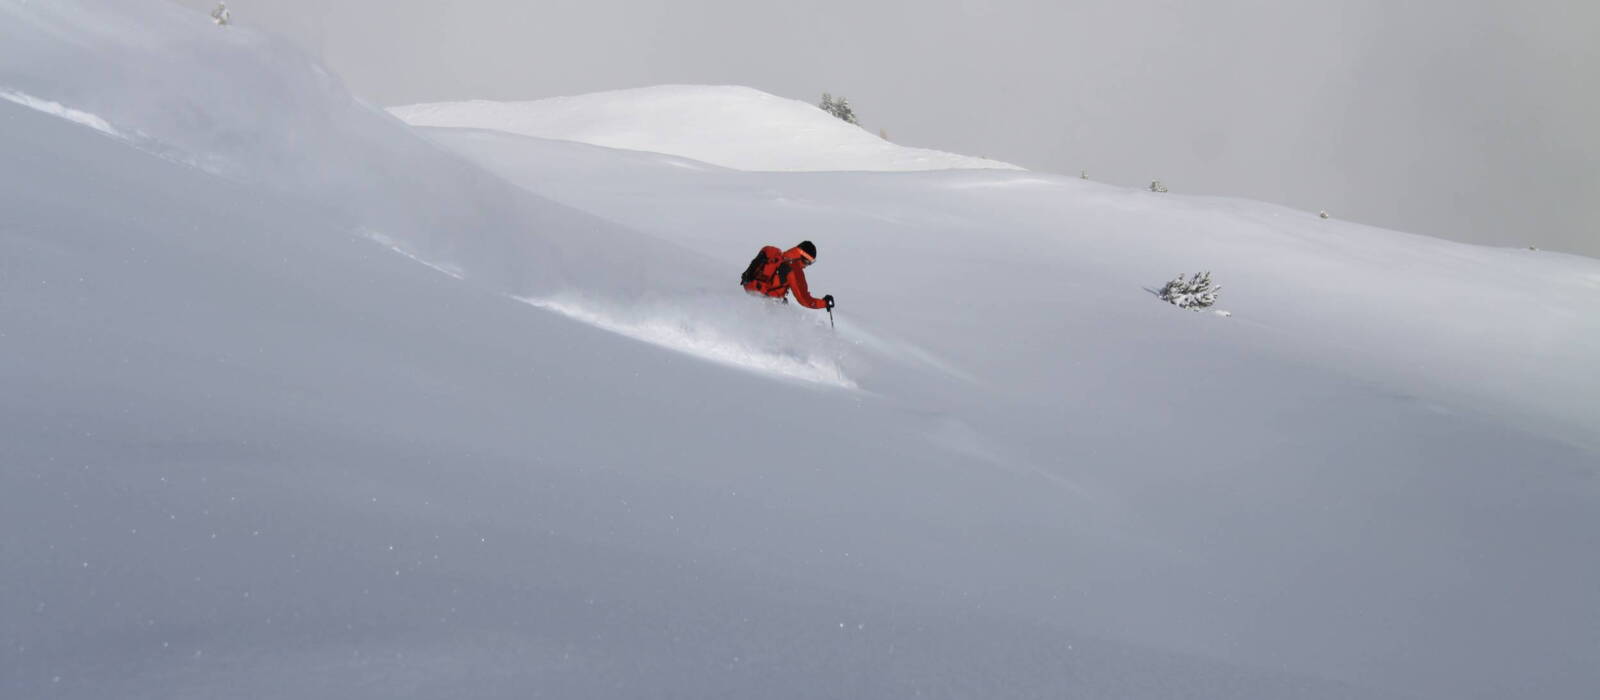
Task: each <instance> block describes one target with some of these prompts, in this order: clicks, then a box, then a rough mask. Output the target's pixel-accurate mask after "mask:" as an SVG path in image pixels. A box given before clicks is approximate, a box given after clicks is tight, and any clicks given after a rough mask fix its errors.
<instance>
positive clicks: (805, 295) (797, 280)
mask: <svg viewBox="0 0 1600 700" xmlns="http://www.w3.org/2000/svg"><path fill="white" fill-rule="evenodd" d="M789 277H790V278H791V280H790V284H789V290H790V291H792V292H794V300H795V301H798V302H800V305H801V306H804V307H806V308H808V309H823V308H827V306H828V302H825V301H823V300H821V299H817V298H814V297H812V296H811V289H810V288H808V287H806V273H805V268H804V267H802V266H799V265H796V266H795V267H794V269H792V270H790V271H789Z"/></svg>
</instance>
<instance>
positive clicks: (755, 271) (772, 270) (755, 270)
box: [739, 245, 789, 293]
mask: <svg viewBox="0 0 1600 700" xmlns="http://www.w3.org/2000/svg"><path fill="white" fill-rule="evenodd" d="M752 283H754V286H753V287H752ZM788 283H789V261H787V260H784V259H783V251H781V250H778V249H777V248H776V247H775V246H770V245H769V246H765V247H763V248H762V249H761V250H760V251H758V252H757V253H756V256H755V257H754V258H751V260H750V264H749V265H746V266H745V268H744V274H742V275H739V286H741V287H744V288H745V289H749V290H751V291H756V292H763V293H765V292H766V291H767V290H770V289H774V288H778V287H783V286H785V285H787V284H788Z"/></svg>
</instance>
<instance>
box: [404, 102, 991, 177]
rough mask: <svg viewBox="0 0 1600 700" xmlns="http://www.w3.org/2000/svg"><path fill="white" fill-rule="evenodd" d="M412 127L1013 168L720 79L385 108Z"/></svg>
mask: <svg viewBox="0 0 1600 700" xmlns="http://www.w3.org/2000/svg"><path fill="white" fill-rule="evenodd" d="M389 111H391V112H393V113H394V114H395V115H396V116H398V117H400V118H401V119H404V120H405V121H406V122H408V123H411V124H414V125H417V126H443V127H455V128H473V129H491V130H495V131H504V132H506V133H511V134H521V135H523V136H537V137H541V138H549V139H562V140H566V141H578V142H581V143H588V144H594V145H597V146H607V147H610V148H623V149H628V150H634V151H650V152H654V153H665V154H669V155H675V156H682V157H684V158H690V159H693V160H697V161H703V162H706V163H711V164H713V165H719V166H722V167H725V168H735V169H738V170H784V171H796V170H799V171H813V170H875V171H905V170H946V169H958V168H990V169H1007V170H1016V169H1018V168H1017V166H1015V165H1011V164H1009V163H1002V162H1000V161H997V160H990V159H987V158H975V157H972V156H963V155H957V154H954V153H945V152H942V151H935V150H930V149H926V148H910V147H907V146H900V145H897V144H894V143H890V142H888V141H885V140H884V139H882V138H880V137H879V136H877V135H876V134H872V133H869V132H867V131H866V130H864V129H862V128H861V127H859V126H856V125H854V124H848V123H846V122H844V121H842V120H840V119H838V118H836V117H834V116H832V115H830V114H828V113H826V112H824V111H822V110H821V109H820V108H818V107H817V106H815V105H811V104H807V103H805V102H801V101H799V100H791V99H787V98H783V97H778V96H776V95H771V94H768V93H765V92H761V91H760V90H756V89H753V88H748V87H739V86H720V85H657V86H653V87H645V88H635V89H630V90H613V91H609V92H598V93H593V94H588V95H577V96H573V97H556V98H550V99H544V100H533V101H526V102H494V101H488V100H471V101H466V102H436V103H430V104H417V105H409V106H404V107H392V108H390V110H389Z"/></svg>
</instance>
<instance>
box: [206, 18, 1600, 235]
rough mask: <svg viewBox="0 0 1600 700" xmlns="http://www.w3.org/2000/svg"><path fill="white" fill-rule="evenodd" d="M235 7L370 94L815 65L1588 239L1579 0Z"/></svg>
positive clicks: (1588, 151)
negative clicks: (299, 45)
mask: <svg viewBox="0 0 1600 700" xmlns="http://www.w3.org/2000/svg"><path fill="white" fill-rule="evenodd" d="M180 2H183V3H184V4H186V5H191V6H194V7H197V8H202V9H209V8H210V7H212V6H213V5H214V4H215V3H214V2H213V0H180ZM229 7H230V8H232V9H233V16H234V19H235V21H236V22H237V23H241V24H250V25H256V26H261V27H265V28H268V29H272V30H276V31H278V32H280V33H283V34H287V35H289V36H291V37H292V38H294V39H295V40H296V41H298V42H299V43H301V44H303V45H304V46H306V47H307V48H308V49H309V50H310V51H311V52H312V53H314V54H316V55H318V56H320V57H321V58H322V59H323V60H324V61H325V62H326V63H327V64H328V65H330V66H331V67H332V68H333V69H334V70H335V71H336V72H337V73H339V74H340V75H341V76H343V77H344V79H345V81H346V83H347V84H348V85H349V86H350V88H351V89H352V90H353V91H355V92H356V93H357V94H359V95H361V96H363V97H365V98H366V99H368V100H370V101H373V102H376V103H380V104H385V105H393V104H405V103H412V102H427V101H439V100H454V99H466V98H485V99H502V100H523V99H538V98H543V97H554V96H558V95H572V94H580V93H585V92H593V91H597V90H608V89H615V88H627V87H639V86H645V85H655V84H661V83H696V84H736V85H748V86H751V87H755V88H758V89H761V90H765V91H767V92H771V93H774V94H777V95H782V96H785V97H792V98H797V99H802V100H807V101H812V102H815V101H816V99H817V97H818V96H819V95H820V94H821V93H822V92H823V91H825V90H826V91H828V92H832V93H833V94H835V95H843V96H845V97H848V98H849V99H850V102H851V104H852V105H853V106H854V107H855V110H856V113H857V114H858V115H859V116H860V117H861V121H862V125H863V126H864V127H866V128H867V129H869V130H871V131H873V132H876V131H877V130H878V129H880V128H882V129H885V130H887V131H888V133H889V136H890V138H891V139H892V140H894V141H897V142H899V143H904V144H907V145H914V146H924V147H929V148H938V149H941V150H948V151H955V152H959V153H965V154H970V155H980V156H988V157H991V158H999V159H1001V160H1006V161H1010V162H1013V163H1016V164H1018V165H1022V166H1024V167H1028V168H1032V169H1036V170H1045V171H1051V172H1059V173H1068V174H1077V173H1078V172H1079V171H1080V170H1087V171H1088V174H1089V177H1091V178H1093V179H1097V180H1103V181H1107V182H1113V183H1118V184H1125V185H1143V184H1148V183H1149V181H1150V180H1152V179H1156V178H1159V179H1161V180H1162V181H1163V182H1164V183H1166V184H1167V185H1168V187H1170V188H1171V190H1172V191H1173V192H1175V193H1202V194H1222V195H1236V196H1242V197H1250V198H1254V199H1261V200H1266V201H1272V202H1278V203H1282V204H1286V205H1289V206H1293V207H1297V208H1301V209H1306V210H1310V211H1316V210H1318V209H1327V210H1328V211H1329V212H1330V213H1332V214H1333V215H1334V216H1335V217H1338V218H1343V219H1349V220H1355V221H1360V222H1364V223H1370V224H1375V225H1380V226H1386V227H1390V228H1398V229H1402V230H1406V231H1413V232H1416V233H1426V234H1429V235H1434V236H1440V237H1444V238H1453V239H1457V240H1463V241H1469V242H1475V243H1487V244H1493V245H1507V246H1525V245H1537V246H1539V247H1541V248H1550V249H1557V250H1565V251H1570V252H1578V253H1583V254H1586V255H1591V256H1597V257H1600V223H1597V221H1600V129H1597V128H1596V125H1597V124H1600V38H1597V37H1600V2H1594V1H1593V0H1529V1H1524V2H1516V3H1512V2H1494V1H1487V0H1458V1H1449V0H1417V1H1413V2H1405V1H1404V0H1401V1H1398V2H1397V1H1393V0H1351V1H1348V2H1331V1H1324V2H1308V1H1304V0H1276V1H1274V0H1211V1H1192V2H1185V1H1182V0H1122V1H1115V0H1089V1H1085V2H1074V1H1072V0H1058V1H1045V0H814V1H811V2H777V3H767V2H761V1H760V0H539V1H535V0H455V1H453V2H450V1H444V0H439V1H428V0H234V1H233V2H230V3H229Z"/></svg>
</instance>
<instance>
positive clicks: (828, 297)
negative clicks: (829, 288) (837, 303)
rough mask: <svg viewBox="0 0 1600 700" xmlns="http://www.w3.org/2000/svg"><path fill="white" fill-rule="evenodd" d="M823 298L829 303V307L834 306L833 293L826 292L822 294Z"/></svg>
mask: <svg viewBox="0 0 1600 700" xmlns="http://www.w3.org/2000/svg"><path fill="white" fill-rule="evenodd" d="M822 300H823V301H825V302H827V303H828V308H830V309H831V308H833V295H832V294H824V295H822Z"/></svg>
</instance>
